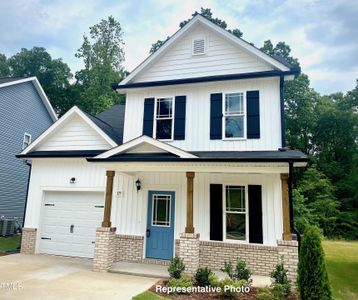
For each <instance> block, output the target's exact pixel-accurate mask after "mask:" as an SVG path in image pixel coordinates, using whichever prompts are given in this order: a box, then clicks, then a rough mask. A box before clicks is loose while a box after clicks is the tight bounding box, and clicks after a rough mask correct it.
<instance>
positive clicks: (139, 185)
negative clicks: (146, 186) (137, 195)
mask: <svg viewBox="0 0 358 300" xmlns="http://www.w3.org/2000/svg"><path fill="white" fill-rule="evenodd" d="M135 186H136V188H137V192H138V191H140V189H141V187H142V183H141V182H140V180H139V178H138V179H137V181H136V182H135Z"/></svg>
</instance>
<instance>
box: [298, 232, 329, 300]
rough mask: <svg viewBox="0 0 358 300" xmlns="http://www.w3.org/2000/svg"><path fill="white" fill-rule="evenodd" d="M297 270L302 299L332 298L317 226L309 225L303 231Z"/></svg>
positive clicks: (324, 299)
mask: <svg viewBox="0 0 358 300" xmlns="http://www.w3.org/2000/svg"><path fill="white" fill-rule="evenodd" d="M297 272H298V279H297V284H298V289H299V291H300V294H301V298H302V299H320V300H330V299H332V291H331V287H330V285H329V281H328V274H327V270H326V265H325V261H324V252H323V249H322V245H321V233H320V231H319V229H318V228H317V227H314V226H309V227H307V228H306V230H305V232H304V235H303V239H302V243H301V249H300V254H299V262H298V270H297Z"/></svg>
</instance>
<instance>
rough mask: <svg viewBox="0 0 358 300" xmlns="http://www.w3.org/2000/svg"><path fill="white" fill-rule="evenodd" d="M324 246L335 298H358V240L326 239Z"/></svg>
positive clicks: (348, 299)
mask: <svg viewBox="0 0 358 300" xmlns="http://www.w3.org/2000/svg"><path fill="white" fill-rule="evenodd" d="M323 248H324V252H325V254H326V264H327V270H328V276H329V280H330V282H331V285H332V289H333V297H334V299H337V300H341V299H342V300H350V299H358V242H347V241H324V242H323Z"/></svg>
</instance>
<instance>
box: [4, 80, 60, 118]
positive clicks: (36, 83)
mask: <svg viewBox="0 0 358 300" xmlns="http://www.w3.org/2000/svg"><path fill="white" fill-rule="evenodd" d="M29 81H31V82H32V84H33V85H34V86H35V88H36V90H37V92H38V94H39V96H40V98H41V100H42V102H43V104H44V105H45V107H46V109H47V111H48V113H49V115H50V117H51V119H52V121H54V122H56V121H57V119H58V118H57V115H56V113H55V111H54V109H53V107H52V105H51V103H50V101H49V100H48V98H47V96H46V94H45V91H44V90H43V88H42V86H41V84H40V82H39V81H38V80H37V78H36V77H6V78H0V88H3V87H7V86H11V85H15V84H21V83H24V82H29Z"/></svg>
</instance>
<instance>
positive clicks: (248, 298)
mask: <svg viewBox="0 0 358 300" xmlns="http://www.w3.org/2000/svg"><path fill="white" fill-rule="evenodd" d="M167 284H168V281H167V280H159V281H158V282H157V283H156V284H154V285H152V286H151V288H150V289H149V291H151V292H153V293H155V294H157V295H159V296H162V297H165V298H168V299H178V300H184V299H185V300H198V299H204V300H206V299H217V300H224V299H225V300H227V299H240V300H253V299H257V298H256V294H257V292H258V290H259V289H258V288H255V287H251V288H250V292H249V293H241V294H239V295H238V296H237V297H235V298H228V297H225V296H223V295H221V294H219V293H215V292H209V293H192V294H181V295H167V294H162V293H157V292H156V286H158V285H160V286H163V287H164V286H167ZM299 299H300V298H299V297H298V295H297V294H291V295H290V296H289V297H287V298H286V300H299Z"/></svg>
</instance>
